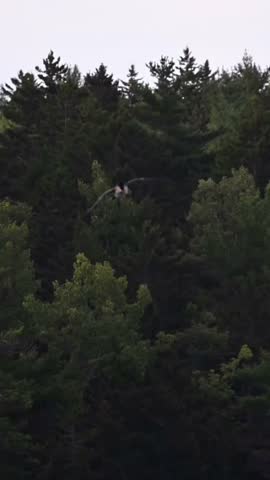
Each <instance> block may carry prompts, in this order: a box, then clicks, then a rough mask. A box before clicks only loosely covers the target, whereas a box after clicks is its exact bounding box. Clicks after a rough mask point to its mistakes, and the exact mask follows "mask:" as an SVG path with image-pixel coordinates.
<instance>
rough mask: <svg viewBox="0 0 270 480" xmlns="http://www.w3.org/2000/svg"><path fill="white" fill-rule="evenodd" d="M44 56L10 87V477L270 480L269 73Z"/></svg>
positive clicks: (5, 466)
mask: <svg viewBox="0 0 270 480" xmlns="http://www.w3.org/2000/svg"><path fill="white" fill-rule="evenodd" d="M40 63H41V65H40V66H36V67H35V66H34V67H33V72H34V73H33V72H23V71H20V72H19V73H18V75H17V77H15V78H11V79H10V81H9V82H8V83H5V84H2V87H1V94H0V195H1V198H0V299H1V308H0V360H1V362H0V473H1V478H3V480H59V479H60V478H63V479H65V480H90V479H91V480H138V479H139V478H140V479H141V480H154V479H155V480H180V479H181V480H198V479H200V480H241V479H245V480H251V479H252V480H255V479H256V480H264V479H270V183H269V182H270V68H266V67H265V68H262V67H260V66H259V65H257V64H256V63H255V61H254V60H253V58H252V57H251V56H249V54H248V53H245V54H244V56H243V58H242V60H241V62H240V63H239V64H237V65H235V66H233V67H232V68H231V69H229V70H226V69H222V70H217V71H215V70H213V69H212V68H211V66H210V64H209V61H208V60H206V61H205V62H204V63H202V64H200V63H198V62H197V60H196V59H195V58H194V56H193V54H192V52H191V51H190V49H189V48H185V49H184V50H183V51H182V53H181V54H180V55H179V58H177V59H171V58H170V57H166V56H161V58H160V60H159V61H158V62H149V64H148V65H147V68H148V71H149V74H150V75H151V79H152V81H151V82H150V83H147V82H146V81H144V80H143V79H142V78H141V77H140V75H139V73H138V72H137V70H136V67H135V66H134V65H131V67H130V69H129V72H128V75H127V78H126V79H125V80H116V79H115V77H114V75H113V74H112V73H111V72H110V71H108V68H107V67H106V66H105V65H104V64H101V65H100V66H98V67H97V68H96V69H95V70H94V71H89V73H87V74H85V75H82V74H81V72H80V70H79V68H78V66H76V65H75V66H72V67H71V66H68V65H67V64H65V63H64V62H63V61H62V59H61V58H60V57H58V56H57V55H55V53H54V52H53V51H50V52H49V54H48V56H47V57H46V58H45V59H44V60H43V61H42V60H41V62H40ZM137 177H144V178H145V181H141V182H137V183H136V182H134V183H133V184H132V185H130V190H131V192H130V193H131V194H130V195H128V196H127V197H125V198H123V199H122V200H120V201H118V200H117V199H115V198H114V197H113V195H112V196H110V195H107V196H104V197H103V199H102V201H100V202H99V203H98V205H96V207H95V209H92V210H91V206H92V205H93V204H94V203H95V202H96V200H97V199H98V198H99V197H100V195H102V194H103V192H105V191H106V190H107V189H110V188H113V187H114V186H115V185H117V184H118V183H119V182H127V181H129V180H131V179H133V178H137Z"/></svg>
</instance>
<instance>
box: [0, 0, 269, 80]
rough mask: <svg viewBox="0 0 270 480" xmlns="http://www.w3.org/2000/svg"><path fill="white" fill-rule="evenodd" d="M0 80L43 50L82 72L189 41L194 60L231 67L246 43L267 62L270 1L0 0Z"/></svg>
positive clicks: (120, 68)
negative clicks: (53, 53)
mask: <svg viewBox="0 0 270 480" xmlns="http://www.w3.org/2000/svg"><path fill="white" fill-rule="evenodd" d="M0 7H1V10H0V14H1V27H0V53H1V56H0V61H1V63H0V83H3V82H6V81H9V78H10V77H11V76H16V75H17V73H18V71H19V69H23V70H24V71H33V70H34V67H35V65H41V64H42V59H43V58H44V57H46V56H47V54H48V52H49V50H50V49H52V50H53V51H54V52H55V54H56V55H57V56H58V55H59V56H61V58H62V60H63V62H64V63H67V64H69V65H74V64H75V63H76V64H77V65H78V67H79V69H80V70H81V71H82V73H83V74H84V73H86V72H87V71H93V70H94V69H95V68H96V67H97V66H98V65H99V64H100V63H101V62H103V63H105V65H107V66H108V67H109V70H110V71H112V72H113V73H114V76H115V77H116V78H121V79H124V78H125V76H126V73H127V71H128V68H129V66H130V65H131V63H134V64H135V66H136V68H137V70H138V71H139V73H140V74H141V76H144V77H145V76H146V72H147V69H146V68H145V64H146V63H147V62H149V61H150V60H153V61H157V60H158V59H159V58H160V56H161V55H168V56H169V57H173V58H175V59H176V58H177V57H178V56H179V55H180V54H181V53H182V50H183V48H185V46H187V45H188V46H189V47H190V49H191V50H192V53H193V55H194V56H195V57H196V59H197V61H198V62H203V61H204V60H206V59H209V61H210V65H211V66H212V67H213V68H217V67H220V68H222V66H224V67H228V68H229V67H231V66H233V65H235V64H236V63H238V62H239V61H241V58H242V56H243V54H244V51H245V49H246V50H247V51H248V53H250V54H251V55H252V56H253V58H254V60H255V61H256V63H258V64H260V65H261V66H262V67H264V66H266V65H269V64H270V51H269V45H270V28H269V22H270V0H222V1H221V0H133V1H129V0H0Z"/></svg>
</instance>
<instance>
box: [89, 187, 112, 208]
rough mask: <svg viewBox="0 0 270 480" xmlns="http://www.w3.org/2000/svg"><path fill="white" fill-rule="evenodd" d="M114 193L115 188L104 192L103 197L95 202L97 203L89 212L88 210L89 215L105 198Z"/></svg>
mask: <svg viewBox="0 0 270 480" xmlns="http://www.w3.org/2000/svg"><path fill="white" fill-rule="evenodd" d="M113 191H114V187H113V188H110V189H109V190H106V192H103V193H102V195H100V197H98V199H97V200H96V201H95V203H94V204H93V205H92V207H90V208H89V209H88V210H87V213H91V212H92V210H94V208H96V206H97V205H98V204H99V203H100V202H101V201H102V200H103V198H104V197H106V196H107V195H109V194H110V193H112V192H113Z"/></svg>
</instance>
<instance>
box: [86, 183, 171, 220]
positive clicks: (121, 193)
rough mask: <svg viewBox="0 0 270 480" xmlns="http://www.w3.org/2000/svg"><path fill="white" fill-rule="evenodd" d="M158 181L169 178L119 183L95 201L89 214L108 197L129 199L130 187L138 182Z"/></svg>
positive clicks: (88, 211)
mask: <svg viewBox="0 0 270 480" xmlns="http://www.w3.org/2000/svg"><path fill="white" fill-rule="evenodd" d="M156 180H169V181H171V180H170V179H167V178H156V177H138V178H132V179H131V180H129V181H128V182H126V183H123V182H119V183H118V184H117V185H116V186H115V187H112V188H109V189H108V190H106V191H105V192H103V193H102V194H101V195H100V196H99V197H98V199H97V200H96V201H95V203H94V204H93V205H92V206H91V207H90V208H89V209H88V210H87V213H88V214H89V213H91V212H92V211H93V210H94V209H95V208H96V207H97V206H98V205H99V203H100V202H102V200H103V199H104V198H105V197H107V196H110V195H111V196H114V198H116V199H123V198H125V197H127V196H128V195H130V194H131V190H130V189H129V185H132V184H133V183H137V182H151V181H156Z"/></svg>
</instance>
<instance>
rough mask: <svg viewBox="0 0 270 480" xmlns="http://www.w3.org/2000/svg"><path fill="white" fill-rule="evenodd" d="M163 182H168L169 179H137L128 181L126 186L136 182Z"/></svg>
mask: <svg viewBox="0 0 270 480" xmlns="http://www.w3.org/2000/svg"><path fill="white" fill-rule="evenodd" d="M164 180H169V181H170V179H169V178H166V177H138V178H132V180H129V181H128V182H126V185H131V184H132V183H136V182H153V181H164Z"/></svg>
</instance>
